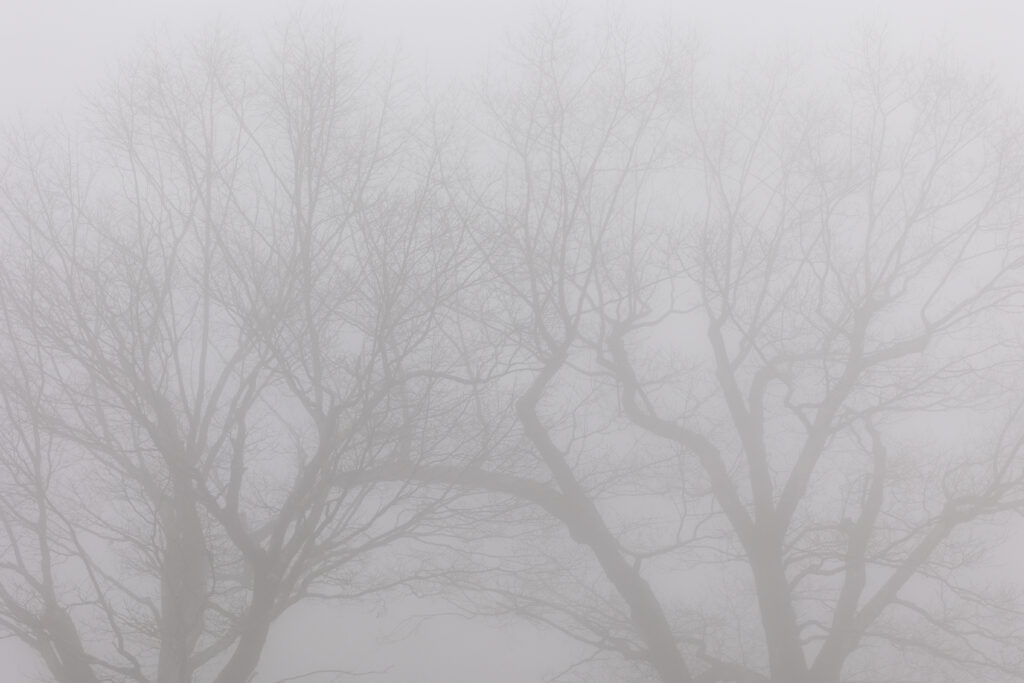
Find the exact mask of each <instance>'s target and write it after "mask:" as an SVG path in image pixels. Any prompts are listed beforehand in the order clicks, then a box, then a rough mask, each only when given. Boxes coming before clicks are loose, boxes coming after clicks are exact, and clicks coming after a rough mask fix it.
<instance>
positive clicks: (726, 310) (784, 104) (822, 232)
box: [421, 18, 1024, 683]
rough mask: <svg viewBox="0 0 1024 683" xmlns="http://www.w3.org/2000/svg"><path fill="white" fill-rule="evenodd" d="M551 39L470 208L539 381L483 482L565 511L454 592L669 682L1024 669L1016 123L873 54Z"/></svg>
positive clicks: (934, 66) (938, 71)
mask: <svg viewBox="0 0 1024 683" xmlns="http://www.w3.org/2000/svg"><path fill="white" fill-rule="evenodd" d="M538 27H539V28H538V29H537V31H536V32H535V33H534V34H533V35H532V36H530V37H529V38H528V39H527V41H525V45H526V47H525V48H524V49H523V50H521V51H520V52H518V53H517V55H516V56H517V58H518V61H517V62H516V69H518V70H517V71H515V73H516V75H515V76H513V77H511V78H510V79H508V80H506V81H499V82H497V83H496V85H495V87H493V88H492V89H490V90H487V91H486V93H485V96H484V108H485V110H486V115H487V117H486V118H487V119H488V120H489V121H490V124H489V125H488V124H483V126H482V129H483V130H484V131H485V132H486V133H487V137H485V139H484V140H483V141H481V142H480V143H479V144H480V145H481V146H482V149H484V150H486V152H484V153H481V154H480V155H479V158H481V159H484V160H485V161H484V162H483V163H481V165H480V167H478V168H477V169H476V171H475V172H474V174H473V176H474V180H475V182H473V183H472V187H471V188H470V189H467V190H466V191H465V197H464V201H465V202H466V204H467V206H468V207H470V208H467V210H466V211H467V214H471V215H473V216H474V220H475V221H476V223H477V224H478V225H479V226H482V227H480V228H478V230H479V233H478V234H482V235H483V237H481V238H480V239H479V249H480V259H481V262H482V263H483V264H485V266H486V269H487V271H488V272H489V273H491V274H492V280H491V285H490V287H491V289H490V291H491V297H492V301H493V302H494V305H493V306H492V307H491V308H490V309H489V310H487V311H486V312H484V313H481V314H480V315H479V316H478V317H479V318H480V319H481V320H482V321H484V323H485V328H486V329H488V330H493V331H494V336H493V337H492V338H491V342H490V343H491V344H493V345H496V346H500V347H501V348H505V349H507V351H506V353H508V354H510V355H509V358H510V360H509V365H510V367H515V368H521V369H517V371H516V372H515V374H514V379H511V380H510V379H508V378H506V379H504V380H502V382H501V384H500V385H498V387H497V389H496V391H498V392H499V394H500V395H502V396H504V397H506V398H505V403H504V405H505V406H506V410H505V412H504V413H503V414H502V415H501V417H500V419H499V418H495V422H494V424H496V425H497V424H501V425H503V426H504V427H503V428H504V429H507V430H508V432H509V434H510V436H509V439H508V441H507V442H506V443H507V444H508V446H507V448H506V449H504V450H501V451H500V455H499V456H498V457H495V458H492V459H491V461H490V462H489V463H487V462H485V463H483V464H477V465H476V466H475V467H474V468H473V469H470V470H466V471H463V472H462V474H461V475H460V477H461V478H460V479H459V480H458V481H459V482H460V483H461V484H462V485H464V486H470V487H473V486H475V487H477V489H478V490H481V491H490V492H491V493H492V494H495V495H497V496H499V497H506V498H514V499H518V500H520V501H525V502H528V503H530V504H532V505H534V506H535V507H536V509H537V510H541V511H543V512H544V514H545V516H546V518H547V519H548V520H549V521H548V523H547V525H545V522H544V521H543V518H536V519H531V520H528V521H529V523H531V524H534V525H536V526H537V527H538V529H547V531H546V532H541V531H535V532H534V533H533V535H532V536H531V537H530V540H528V541H526V542H524V543H523V544H521V545H519V546H516V547H515V550H513V551H511V552H509V554H508V555H507V556H505V557H503V558H502V559H500V560H498V561H495V560H493V559H492V558H491V556H490V555H488V557H487V558H486V559H484V560H480V561H474V560H472V559H468V560H467V562H466V564H465V566H464V567H463V571H461V572H457V573H453V574H452V575H451V576H450V577H449V578H450V579H451V581H452V582H453V583H455V584H457V585H458V586H459V590H460V591H461V595H465V594H466V591H467V588H473V589H476V590H475V591H474V592H472V593H470V594H471V595H472V597H471V598H469V599H468V600H467V601H465V602H464V603H463V604H464V606H465V607H466V608H467V609H469V610H471V611H478V612H480V611H483V612H486V613H513V614H520V615H527V616H529V617H531V618H533V619H535V620H537V621H539V622H542V623H545V624H547V625H549V626H552V627H554V628H556V629H558V630H560V631H562V632H564V633H566V634H568V635H570V636H572V637H574V638H576V639H577V640H579V641H581V642H583V643H586V644H587V645H589V646H591V647H592V648H593V651H594V652H595V656H604V655H607V654H609V653H611V654H614V655H615V656H616V657H617V658H619V659H620V661H622V662H625V663H626V664H627V668H634V672H635V675H636V676H639V677H640V678H642V679H645V680H647V679H649V678H650V676H652V675H653V676H655V677H656V678H658V680H664V681H673V682H676V681H709V682H711V681H772V682H775V683H783V682H785V683H794V682H797V681H807V682H811V681H814V682H815V683H819V682H824V681H837V682H838V681H903V680H920V681H926V680H927V681H935V680H996V681H1002V680H1009V679H1010V678H1015V677H1018V676H1019V675H1020V674H1021V671H1022V667H1024V658H1022V657H1024V653H1022V652H1021V649H1020V645H1019V631H1020V617H1021V612H1020V607H1019V606H1018V603H1017V602H1016V600H1015V599H1014V598H1013V593H1012V592H1007V590H1008V589H1007V588H1005V587H1000V588H998V589H996V590H995V591H992V590H990V588H991V582H990V580H989V577H985V576H984V572H983V571H982V570H980V569H979V568H981V567H984V560H985V558H986V556H987V555H988V554H989V551H991V550H994V549H995V548H997V546H998V538H999V533H998V531H996V528H998V527H996V526H995V525H1000V524H1001V525H1005V524H1007V523H1008V521H1009V520H1011V519H1012V518H1013V516H1014V515H1015V514H1017V513H1019V511H1020V510H1021V504H1022V503H1024V498H1022V494H1024V488H1022V485H1024V478H1022V477H1024V469H1022V465H1024V461H1022V459H1021V455H1020V446H1021V441H1020V438H1021V437H1020V434H1021V427H1022V426H1024V425H1022V423H1021V421H1020V416H1019V414H1018V410H1017V409H1015V408H1014V407H1013V406H1014V405H1016V404H1017V403H1018V401H1019V399H1018V398H1017V397H1016V396H1015V393H1014V390H1013V388H1012V383H1011V382H1007V381H1006V378H1007V376H1008V373H1010V372H1011V371H1013V370H1014V368H1015V367H1016V364H1017V355H1016V354H1017V347H1016V345H1015V339H1016V337H1015V335H1014V333H1013V325H1014V320H1015V319H1016V313H1017V307H1018V306H1019V303H1020V298H1019V297H1020V294H1021V290H1020V285H1021V281H1020V267H1021V264H1022V261H1021V250H1020V247H1021V244H1020V240H1019V238H1018V237H1017V233H1018V232H1019V225H1020V221H1021V218H1022V216H1021V199H1022V194H1021V193H1022V187H1024V185H1022V182H1021V181H1022V174H1021V172H1022V166H1021V161H1022V157H1021V151H1022V149H1021V139H1022V138H1021V132H1022V131H1021V127H1020V124H1021V119H1020V115H1019V112H1017V111H1016V110H1015V109H1014V108H1013V107H1012V106H1010V105H1009V104H1007V103H1006V101H1005V100H1004V99H1003V98H1002V96H1001V95H1000V93H999V90H998V87H997V85H996V84H995V83H993V82H991V81H987V80H984V79H978V78H977V77H974V76H972V75H971V74H968V73H965V72H964V71H962V70H960V69H959V68H958V67H957V66H956V65H955V64H953V63H951V62H948V61H943V60H932V61H928V60H925V61H920V62H913V61H910V60H906V59H900V58H896V57H893V56H891V55H889V54H887V53H886V50H885V48H884V41H880V40H877V39H874V38H870V39H866V40H865V43H864V47H863V49H862V50H859V51H858V52H857V53H856V55H855V56H854V57H852V58H849V59H846V60H845V61H843V60H840V61H841V62H842V63H840V64H839V65H838V66H836V67H835V68H832V69H831V70H829V69H825V68H824V67H822V68H821V69H820V70H818V71H815V70H811V69H805V70H804V71H803V73H801V72H800V70H799V69H796V68H794V64H792V63H785V64H779V65H775V66H758V67H757V68H751V69H750V70H749V71H747V72H745V73H742V74H739V75H737V76H734V77H730V78H724V77H722V76H721V74H720V73H713V74H711V77H710V78H706V77H704V76H703V75H702V74H701V73H700V71H699V68H695V67H694V64H695V62H694V60H693V58H692V55H693V53H692V52H691V51H689V50H687V49H680V48H679V45H678V44H677V45H676V46H675V48H672V47H671V45H670V46H669V47H666V48H665V49H660V47H661V46H660V45H659V46H658V47H659V49H658V50H651V51H648V52H647V55H648V56H646V57H645V56H644V52H643V51H642V50H637V49H636V47H637V46H636V44H635V43H634V42H633V41H631V40H630V38H629V35H628V31H627V30H625V29H623V28H622V27H621V26H615V27H613V28H612V29H611V30H609V31H608V32H607V33H605V34H603V35H602V36H599V37H598V38H597V39H594V38H593V37H592V36H588V40H586V41H584V40H574V34H573V32H572V31H570V30H568V29H567V28H566V27H567V24H566V22H565V21H563V20H562V18H556V19H555V20H553V21H547V22H544V21H542V22H540V23H539V24H538ZM498 321H502V322H498ZM510 416H514V418H512V422H514V423H516V424H515V425H514V426H510ZM937 435H938V436H937ZM422 474H424V473H421V475H422ZM436 476H438V477H443V476H444V473H443V472H437V473H436ZM515 519H516V518H512V517H510V518H509V521H510V523H512V521H514V520H515ZM551 520H553V521H555V522H556V524H557V525H560V526H561V527H562V528H563V529H564V533H566V534H567V535H568V536H569V537H571V538H572V539H573V540H575V541H576V542H577V543H578V544H579V547H578V549H577V550H576V551H574V550H572V549H568V548H566V547H565V546H564V543H562V542H561V541H560V540H558V538H559V537H558V536H557V535H556V536H555V539H556V540H555V541H554V543H552V542H551V540H552V539H551V532H550V521H551ZM1003 528H1006V527H1005V526H1004V527H1003ZM545 534H546V535H545ZM526 548H530V549H532V550H527V549H526ZM488 550H490V548H488ZM590 675H592V674H590ZM627 675H629V674H627V673H621V674H619V676H620V677H625V676H627Z"/></svg>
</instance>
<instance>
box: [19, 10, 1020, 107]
mask: <svg viewBox="0 0 1024 683" xmlns="http://www.w3.org/2000/svg"><path fill="white" fill-rule="evenodd" d="M302 4H303V3H300V2H293V1H288V0H0V115H3V116H4V117H5V118H9V117H10V116H11V115H13V114H15V113H16V112H19V111H20V112H23V113H25V114H27V115H30V116H34V115H37V114H40V113H46V112H48V111H56V110H58V109H60V108H65V109H71V110H73V109H74V102H75V96H76V93H77V92H79V91H80V90H82V89H86V90H87V89H88V88H89V87H90V85H91V84H92V83H95V81H96V79H97V78H98V77H100V76H101V75H103V74H105V73H109V71H110V65H111V64H112V63H113V62H114V61H115V60H116V58H117V57H118V56H119V55H125V54H129V53H130V52H131V51H132V49H133V48H136V47H137V46H138V45H139V44H140V43H141V42H142V41H144V40H145V39H146V38H147V37H148V36H151V35H153V34H154V33H156V32H167V33H168V34H170V35H180V34H182V33H187V32H188V31H192V30H196V29H199V28H202V27H203V26H206V25H209V24H210V23H211V22H212V21H215V20H217V19H218V18H219V19H220V20H222V21H224V22H225V23H227V24H241V25H243V26H244V27H245V28H246V29H247V30H253V31H259V30H260V28H261V27H266V26H267V25H268V24H270V23H272V22H273V21H274V19H275V18H279V17H281V16H282V15H283V14H286V13H287V12H289V11H290V10H292V9H294V8H297V7H299V6H301V5H302ZM307 4H313V5H316V4H317V3H307ZM323 4H326V5H331V6H337V7H338V8H339V9H341V10H342V11H343V15H344V16H345V17H347V21H348V22H350V23H351V30H352V32H353V33H355V34H357V35H359V36H361V37H362V38H363V40H364V41H365V42H366V43H367V44H369V45H372V46H384V45H394V44H395V43H396V42H398V41H400V42H401V45H402V48H403V51H404V54H405V55H406V56H407V58H408V59H410V60H415V61H417V62H423V63H426V64H429V65H430V68H431V69H432V70H434V71H437V72H442V73H459V72H462V71H465V70H466V69H467V68H474V67H475V66H476V65H478V64H480V62H481V60H482V59H484V58H485V57H486V55H487V53H488V51H489V50H490V49H491V48H492V47H493V46H495V45H500V41H501V40H502V38H503V36H504V35H505V34H506V33H507V32H508V31H509V30H515V28H516V26H518V25H521V23H522V22H523V21H524V20H525V18H526V17H528V16H529V15H530V13H531V10H532V9H533V8H534V7H536V6H537V5H545V4H547V3H543V2H541V3H535V2H532V1H527V2H522V1H519V0H350V1H349V2H334V3H332V2H326V3H323ZM570 5H571V6H573V7H575V8H576V9H577V11H579V12H581V13H592V12H594V11H595V9H594V8H598V7H604V6H605V5H606V3H605V2H604V1H603V0H591V1H590V2H585V1H582V0H580V1H576V2H571V3H570ZM628 7H629V11H630V12H631V13H635V14H636V15H638V16H640V17H643V18H648V19H650V20H652V21H657V20H658V18H659V17H660V16H662V14H663V13H668V14H669V15H671V16H672V17H674V19H675V20H676V21H677V22H679V23H680V24H682V25H686V24H693V25H694V26H695V27H696V28H697V30H698V33H699V34H700V35H701V36H702V38H703V40H704V42H705V43H706V44H711V45H715V46H717V47H719V48H721V49H723V50H726V51H739V50H744V49H746V47H747V46H751V45H757V44H758V43H759V42H760V43H763V42H767V43H771V42H775V41H778V40H779V39H780V38H785V39H787V40H790V41H794V40H795V41H797V42H821V43H826V44H827V43H829V42H831V41H833V40H835V39H837V38H839V39H841V38H842V36H844V35H848V33H849V29H850V27H852V26H856V25H857V24H860V23H864V22H877V21H883V22H885V23H886V24H887V25H888V27H889V28H890V31H891V33H892V34H893V35H894V36H896V37H897V38H898V39H899V40H900V41H903V42H905V44H907V45H908V46H910V47H914V46H916V45H918V44H920V43H922V42H924V43H928V42H934V41H935V40H936V39H937V38H939V37H942V38H945V39H946V40H947V41H948V42H950V43H952V44H953V45H955V46H956V47H957V49H958V51H959V52H960V53H961V54H962V55H963V56H965V57H966V58H968V59H970V60H972V61H975V60H976V61H978V62H979V63H980V64H981V65H983V66H988V67H991V68H993V69H995V70H997V71H1000V72H1002V73H1003V74H1004V75H1005V76H1006V77H1007V78H1008V79H1014V80H1018V81H1019V80H1020V77H1019V75H1018V72H1019V71H1020V65H1021V64H1024V43H1022V42H1021V40H1020V27H1021V26H1022V25H1024V3H1021V2H1019V1H1015V0H888V1H884V0H867V1H865V0H715V1H714V2H710V1H708V0H675V1H665V0H632V1H631V2H629V3H628Z"/></svg>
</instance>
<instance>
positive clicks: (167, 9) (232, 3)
mask: <svg viewBox="0 0 1024 683" xmlns="http://www.w3.org/2000/svg"><path fill="white" fill-rule="evenodd" d="M301 4H302V3H298V2H287V1H285V0H0V117H2V118H3V120H4V121H5V122H9V121H12V120H13V119H14V118H15V117H16V116H18V115H19V114H21V115H23V116H25V117H27V118H29V119H33V118H35V117H38V116H43V117H45V116H47V115H49V114H57V113H62V112H63V113H65V114H67V115H68V116H69V118H73V117H74V113H75V109H76V106H77V104H78V102H79V99H78V98H79V95H78V93H80V92H81V91H83V90H84V91H88V89H89V88H91V87H93V86H94V85H95V84H97V83H98V82H99V81H100V80H102V79H103V78H104V77H105V76H108V75H110V74H111V70H112V67H113V65H114V64H115V63H116V60H117V59H118V58H119V57H123V56H124V55H127V54H130V52H131V51H132V50H133V49H136V48H138V47H139V46H140V45H142V44H144V42H145V40H146V37H147V36H150V35H153V34H154V33H161V34H165V35H167V36H171V37H173V36H182V35H188V34H189V33H190V32H194V31H196V30H199V29H202V28H203V27H206V26H209V25H210V24H211V23H212V22H214V21H221V22H223V23H224V24H225V25H227V26H235V25H240V26H241V27H242V28H243V30H245V31H247V32H248V31H254V32H257V34H258V32H259V31H261V30H264V29H266V28H268V27H269V26H270V25H272V23H273V22H274V20H275V19H277V18H280V17H282V16H284V15H286V14H287V12H289V11H290V10H292V9H293V8H296V7H299V6H300V5H301ZM323 4H326V5H335V4H336V5H337V6H338V7H339V10H340V13H341V16H342V17H344V18H345V21H346V22H348V23H350V24H351V26H350V30H351V32H352V33H353V34H354V35H356V36H358V37H360V38H361V39H362V41H363V44H364V46H365V47H367V48H369V49H371V50H374V49H387V48H389V47H395V46H398V45H401V50H402V53H403V54H404V55H405V57H406V59H407V60H408V61H409V62H411V63H412V64H415V65H419V64H422V65H423V66H424V68H425V69H426V70H427V71H429V72H431V73H437V74H439V75H442V76H452V75H454V76H460V75H464V74H471V73H474V72H477V71H478V70H479V69H480V67H481V65H482V64H484V63H486V60H487V58H488V55H489V53H490V51H491V50H493V48H494V47H495V46H498V45H500V44H501V41H502V39H503V36H504V35H505V34H507V33H508V32H510V31H513V32H514V31H515V30H516V28H517V27H518V26H520V25H521V24H522V23H523V22H525V21H526V20H527V19H528V18H529V17H530V16H531V12H532V10H533V8H535V7H536V6H537V5H541V6H543V5H546V4H547V3H543V2H541V3H534V2H522V1H519V0H350V1H349V2H338V3H323ZM605 4H606V3H604V2H602V1H601V0H594V1H593V2H582V1H581V2H575V3H570V5H571V6H572V7H574V8H577V10H576V11H578V12H579V13H581V14H584V15H589V14H590V13H592V12H595V11H596V10H594V9H591V8H592V7H593V8H596V7H600V6H605ZM316 6H318V5H316V4H313V3H310V7H311V8H314V7H316ZM628 7H629V9H628V10H627V11H628V12H629V13H631V14H635V15H636V16H637V17H638V18H641V19H642V20H646V21H650V22H657V21H658V18H659V17H660V16H662V13H667V14H668V15H670V16H671V17H672V18H673V19H674V20H675V21H676V22H677V23H678V24H679V25H680V26H683V27H687V26H690V25H692V26H693V27H694V29H695V31H696V33H697V35H698V36H700V38H701V40H702V42H704V43H705V44H706V45H708V46H709V47H711V48H712V49H717V50H720V51H721V54H723V55H724V56H726V57H728V56H729V55H730V54H733V53H736V54H741V53H743V52H744V51H745V50H747V49H749V48H758V47H765V48H768V47H770V46H772V45H776V44H779V43H780V41H781V40H783V39H786V40H791V41H796V42H797V43H805V44H808V45H819V46H820V45H827V44H829V43H830V42H831V41H833V40H836V39H840V38H843V37H847V36H849V32H850V29H851V28H855V27H856V26H858V25H862V24H866V23H876V24H884V25H886V26H888V28H889V30H890V32H891V34H892V35H893V36H894V37H895V38H896V39H897V40H898V42H899V43H900V44H902V45H904V46H906V47H907V48H908V49H913V48H914V46H916V45H922V44H925V45H934V44H935V43H936V42H938V41H945V42H947V43H949V44H950V45H951V46H952V47H953V48H954V49H955V50H956V52H957V54H959V55H960V56H961V57H963V58H964V59H966V60H968V61H970V62H972V63H974V64H975V65H978V66H981V67H983V68H989V69H991V70H993V71H995V72H996V73H998V74H999V75H1000V76H1002V77H1003V78H1005V79H1006V81H1007V82H1008V83H1010V84H1013V85H1015V86H1016V85H1020V84H1021V82H1022V80H1024V79H1022V77H1021V66H1020V65H1021V64H1024V41H1022V40H1021V37H1020V33H1021V27H1022V26H1024V2H1020V1H1019V0H1018V1H1014V0H974V1H968V0H889V1H888V2H886V1H884V0H864V1H860V0H845V1H844V0H716V1H710V0H703V1H694V0H676V1H671V0H632V1H631V2H629V3H628ZM352 621H353V623H352V624H349V625H348V626H347V627H342V628H354V629H358V626H355V625H353V624H354V623H358V622H359V618H358V617H353V618H352ZM345 623H346V624H348V623H349V622H345ZM278 628H279V629H284V631H285V632H287V631H288V630H289V629H288V625H287V622H286V623H285V624H284V625H283V626H279V627H278ZM336 633H337V630H334V629H327V630H318V631H317V632H315V633H313V634H312V635H311V634H309V633H300V632H299V631H298V630H295V631H292V634H293V636H294V637H291V638H289V637H287V636H286V637H284V638H283V639H280V640H277V641H272V645H271V647H270V648H269V649H268V652H267V657H268V659H269V660H270V666H271V668H273V661H274V660H275V657H276V656H277V655H278V654H279V653H280V651H282V650H289V649H291V650H292V651H293V652H294V651H296V650H299V651H302V650H305V651H307V652H309V653H314V652H323V653H329V654H325V655H324V658H323V661H322V662H321V661H316V662H311V663H313V664H322V665H323V666H325V667H326V666H332V665H336V664H338V663H339V662H338V659H339V658H340V660H341V661H343V662H346V663H351V662H352V659H353V658H355V659H356V660H357V661H356V664H355V666H357V667H358V666H363V665H365V666H366V667H368V668H369V667H373V666H374V662H379V661H380V659H379V658H374V657H373V656H367V657H365V658H362V657H360V656H359V654H358V653H359V651H361V650H364V649H370V648H372V647H373V639H374V638H375V637H376V635H377V634H374V633H372V632H365V631H364V632H349V633H347V637H346V638H345V639H344V640H345V645H343V646H342V647H340V648H339V647H338V644H337V638H336V636H335V634H336ZM456 634H457V635H456ZM538 639H539V640H543V636H542V635H537V634H536V633H534V632H524V633H515V634H511V638H509V634H507V633H503V632H502V631H501V630H500V628H499V627H491V626H488V625H484V624H479V625H478V624H473V626H472V627H471V628H469V629H467V628H466V627H465V626H463V625H461V622H458V623H456V622H454V621H451V622H442V623H440V624H437V625H434V626H432V627H431V628H429V629H425V630H424V631H423V632H422V633H420V634H419V637H418V638H416V637H414V638H413V639H412V642H411V644H410V645H409V646H408V649H406V650H405V652H406V655H407V657H408V661H405V662H399V663H398V665H397V668H396V671H395V672H394V674H393V676H391V677H386V676H382V677H380V678H373V679H372V680H374V681H378V682H380V683H383V682H384V681H391V680H393V681H399V680H408V679H407V678H405V677H406V676H408V675H409V671H411V670H414V669H418V670H419V671H420V673H421V674H422V675H424V676H425V677H424V678H422V679H420V680H423V681H425V682H426V683H430V681H442V680H443V681H446V683H460V681H466V682H467V683H468V681H476V680H488V681H492V682H494V683H498V682H499V681H509V683H511V682H512V681H519V680H527V679H523V678H522V677H523V676H528V675H530V673H529V671H528V666H529V664H528V663H527V662H525V661H524V660H523V659H522V658H520V657H517V655H516V648H519V649H520V650H521V651H536V650H537V649H538V647H543V646H542V645H539V643H538ZM467 646H468V647H470V648H478V649H479V652H480V653H481V655H480V657H479V658H478V660H477V661H478V664H479V666H478V668H469V669H467V667H466V666H465V662H462V663H460V666H459V667H458V675H459V676H461V677H460V678H452V677H451V676H454V675H455V667H454V666H453V665H452V663H451V662H448V661H447V660H448V659H449V655H448V654H447V653H446V650H445V648H451V649H452V650H453V651H454V650H456V649H463V648H466V647H467ZM5 647H7V646H6V645H2V644H0V683H5V682H7V681H11V682H12V683H18V682H19V681H20V680H21V678H19V677H17V675H16V674H15V677H14V678H10V677H8V676H9V672H10V671H11V669H9V668H8V667H7V666H5V662H4V658H5V657H8V658H9V657H11V656H12V655H9V654H5V652H7V650H5V649H3V648H5ZM275 649H276V650H277V652H275ZM331 655H333V658H332V656H331ZM309 656H310V657H313V656H314V655H313V654H310V655H309ZM332 659H333V660H334V661H332ZM560 659H561V657H560V653H558V652H556V651H552V652H551V656H550V657H549V658H548V659H547V660H545V661H546V662H547V663H550V662H557V661H559V660H560ZM495 662H502V664H501V666H500V667H499V670H500V672H501V673H500V675H495V676H491V677H487V678H485V676H487V672H493V671H494V669H495ZM8 663H9V660H8ZM532 663H533V664H536V663H537V662H536V661H533V662H532ZM403 672H404V673H403ZM279 673H280V675H285V672H284V671H281V672H279ZM260 680H272V679H270V678H267V679H263V678H261V679H260Z"/></svg>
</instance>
